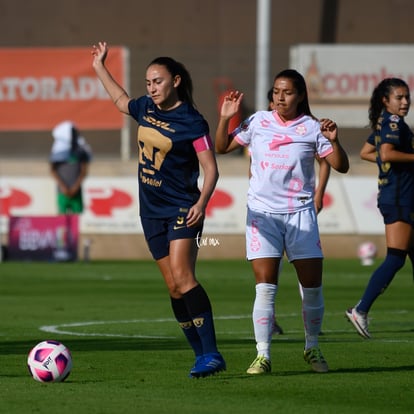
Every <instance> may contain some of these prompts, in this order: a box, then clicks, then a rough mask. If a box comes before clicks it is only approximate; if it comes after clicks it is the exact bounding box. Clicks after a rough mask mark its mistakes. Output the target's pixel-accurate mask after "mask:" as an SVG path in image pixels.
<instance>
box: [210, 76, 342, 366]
mask: <svg viewBox="0 0 414 414" xmlns="http://www.w3.org/2000/svg"><path fill="white" fill-rule="evenodd" d="M242 98H243V94H242V93H239V92H238V91H235V92H231V93H229V94H228V95H227V96H226V97H225V99H224V102H223V104H222V107H221V113H220V119H219V123H218V126H217V131H216V141H215V148H216V151H217V152H218V153H220V154H225V153H229V152H231V151H233V150H235V149H236V148H238V147H240V146H246V147H249V150H250V156H251V179H250V184H249V190H248V196H247V198H248V202H247V225H246V251H247V259H248V260H249V261H251V264H252V268H253V273H254V275H255V280H256V298H255V301H254V305H253V314H252V319H253V325H254V334H255V339H256V349H257V357H256V358H255V359H254V361H253V362H252V363H251V365H250V367H249V368H248V369H247V373H248V374H264V373H268V372H271V355H270V346H271V338H272V331H273V322H274V305H275V297H276V293H277V285H278V272H279V264H280V260H281V258H282V257H283V254H284V252H286V256H287V258H288V260H289V261H290V262H291V263H292V264H293V266H294V267H295V270H296V273H297V277H298V281H299V283H300V284H301V285H302V286H303V298H302V316H303V322H304V328H305V349H304V354H303V357H304V359H305V361H306V362H307V363H309V364H310V366H311V368H312V370H313V371H315V372H320V373H323V372H327V371H328V364H327V362H326V360H325V358H324V357H323V355H322V352H321V350H320V348H319V343H318V335H319V332H320V329H321V323H322V319H323V314H324V300H323V293H322V259H323V254H322V249H321V245H320V238H319V229H318V223H317V215H316V210H315V203H314V189H315V166H314V163H315V153H317V154H318V155H319V156H320V157H321V158H325V159H326V160H327V162H328V163H329V164H330V165H331V167H333V168H334V169H335V170H337V171H339V172H342V173H345V172H347V171H348V169H349V161H348V156H347V154H346V153H345V151H344V150H343V148H342V146H341V145H340V143H339V140H338V128H337V126H336V124H335V122H333V121H332V120H329V119H321V120H317V119H316V118H315V117H314V116H313V115H312V114H311V111H310V107H309V101H308V94H307V89H306V83H305V80H304V78H303V76H302V75H301V74H300V73H298V72H297V71H295V70H292V69H287V70H284V71H282V72H280V73H279V74H278V75H276V77H275V79H274V83H273V102H274V105H275V110H274V111H272V112H270V111H258V112H256V113H255V114H253V115H252V116H251V117H249V118H248V119H247V120H246V121H244V122H242V124H241V125H240V127H239V128H237V129H236V130H234V131H233V132H232V133H231V134H228V133H227V128H228V123H229V120H230V119H231V117H232V116H233V115H234V114H235V113H236V112H237V109H238V107H239V105H240V103H241V101H242Z"/></svg>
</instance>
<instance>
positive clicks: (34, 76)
mask: <svg viewBox="0 0 414 414" xmlns="http://www.w3.org/2000/svg"><path fill="white" fill-rule="evenodd" d="M91 50H92V48H27V49H26V48H15V49H14V48H13V49H12V48H10V49H8V48H6V49H2V48H0V131H28V130H30V131H34V130H41V131H43V130H51V129H52V128H53V127H54V126H55V125H56V124H57V123H59V122H61V121H62V120H65V119H70V120H72V121H74V122H75V124H76V125H77V126H78V127H79V128H80V129H81V130H87V129H121V128H122V127H123V125H124V117H123V115H122V114H121V113H120V112H119V111H118V110H117V109H116V108H115V107H114V105H113V103H112V101H111V100H110V99H109V97H108V95H107V93H106V91H105V90H104V88H103V86H102V85H101V83H100V81H99V79H98V78H97V77H96V74H95V71H94V70H93V68H92V55H91ZM107 64H108V66H109V67H110V69H111V72H112V74H113V76H114V78H115V79H117V81H119V82H120V83H121V85H123V86H125V82H126V79H125V66H126V50H125V49H124V48H122V47H111V49H110V53H109V55H108V58H107Z"/></svg>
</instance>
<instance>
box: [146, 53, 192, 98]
mask: <svg viewBox="0 0 414 414" xmlns="http://www.w3.org/2000/svg"><path fill="white" fill-rule="evenodd" d="M151 65H161V66H164V67H165V68H166V69H167V71H168V72H169V73H170V74H171V76H172V77H173V78H174V77H175V76H177V75H179V76H180V78H181V82H180V84H179V85H178V88H177V93H178V99H180V101H183V102H188V103H189V104H190V105H192V106H195V104H194V100H193V81H192V80H191V76H190V73H189V72H188V70H187V69H186V67H185V66H184V65H183V64H182V63H180V62H177V61H176V60H174V59H173V58H170V57H165V56H161V57H157V58H155V59H154V60H153V61H152V62H151V63H150V64H149V65H148V67H150V66H151Z"/></svg>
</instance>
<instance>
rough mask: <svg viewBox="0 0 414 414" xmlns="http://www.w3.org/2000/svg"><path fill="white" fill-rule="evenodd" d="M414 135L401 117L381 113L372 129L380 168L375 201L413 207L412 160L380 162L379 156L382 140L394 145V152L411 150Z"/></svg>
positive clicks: (413, 170)
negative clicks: (374, 129) (373, 129)
mask: <svg viewBox="0 0 414 414" xmlns="http://www.w3.org/2000/svg"><path fill="white" fill-rule="evenodd" d="M413 137H414V135H413V133H412V131H411V130H410V128H409V126H408V125H407V124H406V123H405V121H404V118H400V117H399V116H398V115H391V114H390V113H388V112H386V111H384V112H383V113H382V114H381V117H380V118H379V119H378V123H377V129H376V131H375V147H376V151H377V165H378V169H379V175H378V189H379V192H378V204H389V205H395V206H408V207H414V163H412V162H382V161H381V158H380V157H379V150H380V146H381V145H382V144H385V143H387V144H392V145H394V148H395V149H396V150H397V151H400V152H405V153H409V154H412V153H414V147H413V146H414V141H413ZM368 142H370V141H369V139H368Z"/></svg>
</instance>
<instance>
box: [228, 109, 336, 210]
mask: <svg viewBox="0 0 414 414" xmlns="http://www.w3.org/2000/svg"><path fill="white" fill-rule="evenodd" d="M232 135H233V136H234V138H235V139H236V140H237V142H238V143H239V144H241V145H243V146H246V147H248V148H249V152H250V157H251V178H250V185H249V191H248V197H247V198H248V202H247V203H248V206H249V208H251V209H253V210H257V211H266V212H270V213H289V212H293V211H299V210H303V209H307V208H310V207H311V206H312V205H313V193H314V190H315V154H318V155H319V156H320V157H321V158H324V157H326V156H327V155H329V154H330V153H331V152H332V151H333V149H332V145H331V143H330V141H329V140H328V139H327V138H325V137H324V136H323V135H322V133H321V130H320V124H319V122H318V121H317V120H315V119H314V118H312V117H310V116H308V115H301V116H299V117H298V118H296V119H294V120H291V121H288V122H284V121H283V120H282V119H281V118H280V117H279V115H278V114H277V112H276V111H258V112H256V113H255V114H254V115H252V116H251V117H250V118H249V119H248V120H246V121H244V122H243V123H242V124H241V125H240V127H239V128H237V129H236V130H234V131H233V133H232Z"/></svg>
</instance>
